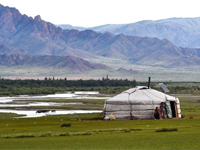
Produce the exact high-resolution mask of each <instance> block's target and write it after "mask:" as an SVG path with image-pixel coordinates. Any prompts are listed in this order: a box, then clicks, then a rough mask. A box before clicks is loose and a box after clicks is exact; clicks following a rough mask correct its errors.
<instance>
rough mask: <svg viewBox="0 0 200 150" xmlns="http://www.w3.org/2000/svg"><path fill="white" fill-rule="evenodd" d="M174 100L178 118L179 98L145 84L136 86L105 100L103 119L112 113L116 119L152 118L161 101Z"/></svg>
mask: <svg viewBox="0 0 200 150" xmlns="http://www.w3.org/2000/svg"><path fill="white" fill-rule="evenodd" d="M166 101H174V102H176V104H177V111H178V118H180V117H181V110H180V103H179V99H178V98H175V97H173V96H170V95H167V94H165V93H162V92H159V91H157V90H154V89H148V88H147V87H145V86H138V87H135V88H131V89H129V90H127V91H124V92H122V93H121V94H119V95H116V96H114V97H112V98H109V99H107V100H106V101H105V105H104V119H106V120H107V119H109V115H111V114H112V115H114V116H115V117H116V119H118V120H119V119H153V118H154V110H155V108H156V107H159V106H160V103H161V102H166Z"/></svg>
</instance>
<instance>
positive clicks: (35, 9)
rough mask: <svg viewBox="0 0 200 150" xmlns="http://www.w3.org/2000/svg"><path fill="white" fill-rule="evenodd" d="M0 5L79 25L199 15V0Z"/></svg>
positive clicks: (54, 0) (32, 0) (30, 0)
mask: <svg viewBox="0 0 200 150" xmlns="http://www.w3.org/2000/svg"><path fill="white" fill-rule="evenodd" d="M0 4H1V5H4V6H9V7H15V8H16V9H18V10H19V11H20V13H22V14H26V15H27V16H29V17H33V18H34V17H35V16H37V15H40V16H41V18H42V19H43V20H45V21H48V22H51V23H53V24H70V25H73V26H80V27H94V26H99V25H105V24H127V23H134V22H138V21H142V20H160V19H166V18H173V17H177V18H180V17H181V18H188V17H189V18H191V17H200V11H199V10H200V9H199V6H200V5H199V4H200V1H199V0H0Z"/></svg>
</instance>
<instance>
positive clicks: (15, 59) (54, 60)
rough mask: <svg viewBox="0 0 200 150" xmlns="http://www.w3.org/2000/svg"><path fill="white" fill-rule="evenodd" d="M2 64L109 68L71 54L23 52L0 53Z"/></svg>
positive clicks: (94, 68)
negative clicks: (34, 54) (37, 54)
mask: <svg viewBox="0 0 200 150" xmlns="http://www.w3.org/2000/svg"><path fill="white" fill-rule="evenodd" d="M0 65H2V66H40V67H53V68H55V69H61V68H64V69H67V70H69V71H91V70H96V69H100V70H110V68H109V67H107V66H105V65H102V64H95V63H90V62H88V61H85V60H83V59H81V58H78V57H73V56H31V55H24V54H13V55H7V54H4V55H0Z"/></svg>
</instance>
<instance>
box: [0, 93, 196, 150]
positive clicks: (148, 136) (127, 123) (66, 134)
mask: <svg viewBox="0 0 200 150" xmlns="http://www.w3.org/2000/svg"><path fill="white" fill-rule="evenodd" d="M177 97H178V98H179V99H180V102H181V111H182V116H183V118H181V119H164V120H123V121H122V120H121V121H116V120H115V121H104V120H102V119H101V117H102V114H101V113H95V114H70V115H58V116H45V117H38V118H19V117H20V116H17V115H15V114H7V113H6V114H4V113H1V114H0V149H20V150H21V149H199V147H200V143H199V139H200V98H199V97H198V96H196V95H195V96H194V95H188V94H187V95H184V94H181V95H180V94H179V95H177ZM80 101H83V100H80ZM87 102H88V103H89V104H91V100H90V101H89V100H87ZM103 102H104V100H98V101H96V102H95V103H99V107H100V109H103ZM93 106H95V104H94V103H93V104H92V105H90V107H93ZM74 107H76V106H74ZM99 107H98V108H99Z"/></svg>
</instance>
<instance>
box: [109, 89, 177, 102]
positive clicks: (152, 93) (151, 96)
mask: <svg viewBox="0 0 200 150" xmlns="http://www.w3.org/2000/svg"><path fill="white" fill-rule="evenodd" d="M166 100H169V101H176V98H175V97H173V96H170V95H167V94H165V93H162V92H159V91H157V90H154V89H148V88H147V87H146V86H137V87H135V88H131V89H129V90H127V91H124V92H122V93H121V94H118V95H116V96H114V97H112V98H110V99H108V100H107V101H106V103H114V102H115V103H131V104H154V103H160V102H163V101H166Z"/></svg>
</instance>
